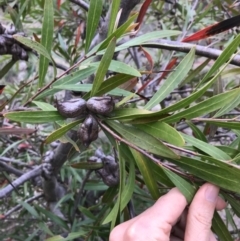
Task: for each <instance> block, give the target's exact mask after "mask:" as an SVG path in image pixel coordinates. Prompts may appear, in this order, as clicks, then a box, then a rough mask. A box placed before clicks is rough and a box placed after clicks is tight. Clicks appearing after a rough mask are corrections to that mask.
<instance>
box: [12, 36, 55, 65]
mask: <svg viewBox="0 0 240 241" xmlns="http://www.w3.org/2000/svg"><path fill="white" fill-rule="evenodd" d="M13 38H14V39H16V40H17V41H18V42H20V43H22V44H24V45H26V46H27V47H29V48H31V49H33V50H35V51H36V52H38V53H39V54H41V55H43V56H44V57H46V58H47V59H48V60H51V56H50V55H49V53H48V51H47V50H46V48H45V47H44V46H43V45H42V44H40V43H38V42H36V41H33V40H31V39H28V38H25V37H23V36H20V35H13Z"/></svg>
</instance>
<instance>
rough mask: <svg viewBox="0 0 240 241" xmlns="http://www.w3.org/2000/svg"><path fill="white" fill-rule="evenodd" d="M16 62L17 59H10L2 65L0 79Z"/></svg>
mask: <svg viewBox="0 0 240 241" xmlns="http://www.w3.org/2000/svg"><path fill="white" fill-rule="evenodd" d="M16 62H17V60H13V59H12V60H11V61H9V62H8V63H7V64H6V65H4V67H3V68H2V69H1V70H0V79H3V77H4V76H5V75H6V74H7V73H8V72H9V71H10V69H11V68H12V67H13V65H14V64H15V63H16Z"/></svg>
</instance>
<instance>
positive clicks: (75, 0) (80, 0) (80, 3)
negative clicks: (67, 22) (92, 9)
mask: <svg viewBox="0 0 240 241" xmlns="http://www.w3.org/2000/svg"><path fill="white" fill-rule="evenodd" d="M69 1H70V2H71V3H75V4H77V5H78V6H79V7H81V8H82V9H84V10H85V11H88V9H89V5H88V4H87V3H86V2H84V1H83V0H69Z"/></svg>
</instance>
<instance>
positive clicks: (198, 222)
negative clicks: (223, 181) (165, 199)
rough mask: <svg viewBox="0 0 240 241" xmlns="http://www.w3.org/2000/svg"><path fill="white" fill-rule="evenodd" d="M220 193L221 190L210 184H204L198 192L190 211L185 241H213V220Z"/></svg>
mask: <svg viewBox="0 0 240 241" xmlns="http://www.w3.org/2000/svg"><path fill="white" fill-rule="evenodd" d="M218 193H219V188H218V187H216V186H214V185H212V184H210V183H206V184H204V185H203V186H202V187H201V188H200V189H199V190H198V191H197V193H196V195H195V197H194V199H193V201H192V203H191V205H190V208H189V211H188V217H187V226H186V232H185V239H184V240H185V241H192V240H196V239H197V240H198V241H209V240H211V239H210V238H211V236H212V234H211V226H212V218H213V214H214V210H215V208H216V204H217V200H218Z"/></svg>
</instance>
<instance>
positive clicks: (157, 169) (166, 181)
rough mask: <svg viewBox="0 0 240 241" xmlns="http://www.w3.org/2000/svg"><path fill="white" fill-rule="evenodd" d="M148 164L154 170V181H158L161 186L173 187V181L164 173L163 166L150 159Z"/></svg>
mask: <svg viewBox="0 0 240 241" xmlns="http://www.w3.org/2000/svg"><path fill="white" fill-rule="evenodd" d="M149 164H150V166H151V169H152V170H153V172H154V176H155V178H156V181H158V182H159V183H160V185H162V186H163V187H168V188H172V187H175V185H174V184H173V182H172V181H171V180H170V178H169V177H168V176H167V175H166V173H165V172H164V170H163V168H162V167H161V166H160V165H158V164H157V163H155V162H153V161H150V162H149Z"/></svg>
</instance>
